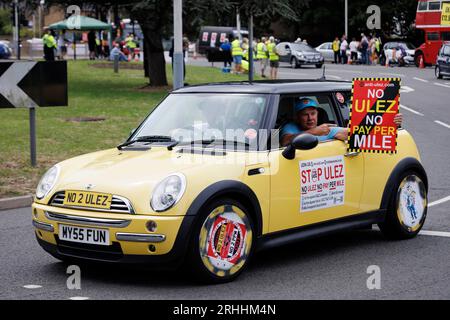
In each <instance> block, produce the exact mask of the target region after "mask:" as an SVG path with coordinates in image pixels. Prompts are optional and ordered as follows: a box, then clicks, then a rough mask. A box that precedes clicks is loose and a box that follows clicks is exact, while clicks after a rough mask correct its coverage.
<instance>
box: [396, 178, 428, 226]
mask: <svg viewBox="0 0 450 320" xmlns="http://www.w3.org/2000/svg"><path fill="white" fill-rule="evenodd" d="M399 197H400V198H399V208H398V210H399V213H400V215H401V220H402V223H403V225H405V226H406V227H408V228H410V229H416V227H417V226H419V225H420V223H421V221H422V217H423V213H424V209H425V206H426V199H425V196H424V187H423V183H422V182H421V181H420V180H419V179H418V178H417V177H415V176H411V177H407V178H406V179H405V180H404V181H403V183H402V184H401V186H400V192H399Z"/></svg>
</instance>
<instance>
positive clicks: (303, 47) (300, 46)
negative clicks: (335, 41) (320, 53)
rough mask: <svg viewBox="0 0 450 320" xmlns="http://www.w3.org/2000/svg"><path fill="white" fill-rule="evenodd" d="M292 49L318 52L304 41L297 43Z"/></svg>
mask: <svg viewBox="0 0 450 320" xmlns="http://www.w3.org/2000/svg"><path fill="white" fill-rule="evenodd" d="M292 49H294V50H295V51H308V52H316V50H315V49H314V48H313V47H310V46H309V45H307V44H303V43H295V44H293V45H292Z"/></svg>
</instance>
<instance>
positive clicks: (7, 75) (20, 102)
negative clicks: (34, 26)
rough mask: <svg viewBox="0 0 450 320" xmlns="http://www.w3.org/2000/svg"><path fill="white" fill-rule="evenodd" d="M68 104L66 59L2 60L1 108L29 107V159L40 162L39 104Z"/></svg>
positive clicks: (50, 105) (35, 162) (0, 70)
mask: <svg viewBox="0 0 450 320" xmlns="http://www.w3.org/2000/svg"><path fill="white" fill-rule="evenodd" d="M67 105H68V94H67V62H66V61H24V60H21V61H15V62H11V61H7V62H0V109H3V108H28V109H29V125H30V160H31V165H32V166H33V167H35V166H36V165H37V160H36V159H37V157H36V154H37V152H36V108H38V107H57V106H67Z"/></svg>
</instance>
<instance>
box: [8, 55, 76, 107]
mask: <svg viewBox="0 0 450 320" xmlns="http://www.w3.org/2000/svg"><path fill="white" fill-rule="evenodd" d="M67 100H68V99H67V63H66V61H23V60H22V61H14V62H12V61H8V62H0V108H21V107H22V108H23V107H25V108H35V107H56V106H67Z"/></svg>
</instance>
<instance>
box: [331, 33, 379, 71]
mask: <svg viewBox="0 0 450 320" xmlns="http://www.w3.org/2000/svg"><path fill="white" fill-rule="evenodd" d="M381 44H382V43H381V39H380V38H379V37H378V36H376V35H373V36H372V35H370V36H366V35H365V34H364V33H361V40H360V41H357V40H356V38H355V37H353V38H352V41H351V42H350V43H348V40H347V35H345V34H344V35H343V36H342V37H341V38H340V39H339V37H336V38H335V39H334V41H333V44H332V48H333V52H334V63H336V64H337V63H342V64H348V63H356V62H359V61H358V52H360V53H361V61H360V63H361V64H366V65H371V64H377V63H378V61H379V58H380V54H381ZM347 50H350V57H348V55H347ZM349 58H350V59H349Z"/></svg>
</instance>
